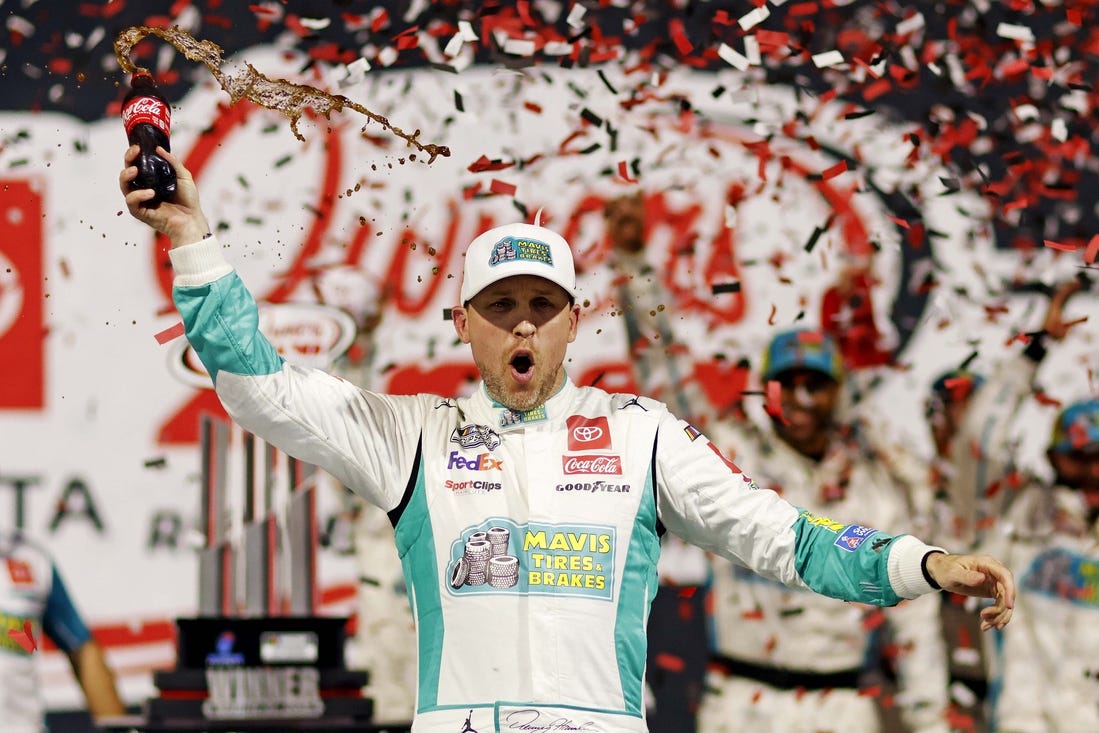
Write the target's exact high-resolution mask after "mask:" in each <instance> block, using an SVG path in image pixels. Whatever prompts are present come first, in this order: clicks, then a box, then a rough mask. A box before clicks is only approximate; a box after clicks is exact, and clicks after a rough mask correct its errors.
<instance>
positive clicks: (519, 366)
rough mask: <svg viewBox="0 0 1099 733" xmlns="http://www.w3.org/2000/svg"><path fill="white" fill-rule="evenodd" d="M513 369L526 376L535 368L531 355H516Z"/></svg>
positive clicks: (512, 363)
mask: <svg viewBox="0 0 1099 733" xmlns="http://www.w3.org/2000/svg"><path fill="white" fill-rule="evenodd" d="M511 368H512V369H514V370H515V371H516V372H517V373H519V374H526V373H528V372H529V371H530V370H531V369H533V368H534V360H533V359H531V358H530V355H529V354H516V355H515V356H513V357H512V358H511Z"/></svg>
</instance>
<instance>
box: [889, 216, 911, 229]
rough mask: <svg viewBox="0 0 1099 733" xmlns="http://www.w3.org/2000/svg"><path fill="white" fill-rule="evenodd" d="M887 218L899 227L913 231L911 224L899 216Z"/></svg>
mask: <svg viewBox="0 0 1099 733" xmlns="http://www.w3.org/2000/svg"><path fill="white" fill-rule="evenodd" d="M887 216H888V217H889V220H890V221H891V222H893V223H894V224H896V225H897V226H899V227H901V228H902V229H911V228H912V225H911V224H909V223H908V222H907V221H905V220H904V219H901V218H900V217H899V216H892V215H887Z"/></svg>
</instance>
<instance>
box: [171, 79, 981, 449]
mask: <svg viewBox="0 0 1099 733" xmlns="http://www.w3.org/2000/svg"><path fill="white" fill-rule="evenodd" d="M257 60H259V61H264V60H263V59H257ZM264 63H267V62H266V61H264ZM605 72H606V73H616V72H610V71H609V70H605ZM564 73H568V83H569V85H571V87H570V88H573V89H580V90H582V91H583V92H584V93H585V95H586V96H585V97H584V105H585V107H586V109H588V110H589V111H590V112H592V113H593V115H594V116H595V117H598V118H602V119H604V120H605V123H604V124H603V125H600V126H595V125H592V124H589V123H588V122H587V121H585V120H583V119H581V118H580V117H578V116H577V114H576V110H575V105H574V104H573V102H574V100H572V99H571V98H570V97H569V95H564V94H556V93H550V92H557V91H559V89H558V87H559V86H560V85H561V84H563V80H562V79H559V78H556V77H558V76H560V75H561V74H564ZM731 79H732V80H733V81H730V78H726V77H724V76H722V75H714V74H708V73H692V72H688V71H683V72H679V73H676V74H673V75H671V76H670V77H669V79H668V80H667V81H666V82H665V87H666V88H667V89H668V91H669V93H670V94H671V92H676V91H678V92H680V93H681V94H682V95H684V96H687V97H689V98H691V99H694V100H697V105H696V107H695V113H694V115H693V116H690V117H684V116H682V115H679V114H670V113H669V107H668V105H667V104H659V103H656V102H654V103H653V104H652V105H649V106H645V105H641V106H637V107H632V108H630V109H628V110H627V109H624V108H623V107H622V106H621V105H620V104H619V100H618V99H617V98H616V97H615V96H614V95H611V94H609V93H607V91H606V87H605V85H604V83H603V81H602V80H601V79H600V78H599V76H598V75H597V74H595V73H594V72H591V73H587V72H585V71H583V70H576V69H573V70H570V71H569V72H563V71H558V72H551V71H550V70H546V72H545V74H541V75H539V76H538V77H537V78H526V77H523V78H519V77H502V76H500V75H498V74H494V73H492V72H491V70H485V71H482V70H476V69H470V70H468V71H467V72H466V73H465V74H463V77H462V84H463V90H462V96H463V99H464V100H465V105H464V106H465V109H466V110H467V112H466V113H465V114H462V115H457V116H454V115H450V116H444V115H443V114H442V111H441V110H439V108H438V105H437V104H436V102H437V100H438V99H441V98H449V97H450V96H452V93H453V89H452V88H451V85H452V84H453V83H454V82H453V80H451V79H449V78H447V77H445V75H438V74H432V73H430V72H423V71H411V72H401V73H392V74H387V75H384V76H381V75H380V76H378V77H376V78H373V77H372V79H371V82H370V83H363V84H362V85H361V88H357V89H356V88H351V89H350V90H345V91H348V92H350V93H354V94H357V95H358V96H360V97H363V98H369V105H370V106H371V108H372V109H374V110H375V111H378V112H380V113H383V114H389V115H392V117H393V119H394V120H395V121H399V123H400V124H401V125H402V126H403V127H405V128H417V129H421V131H422V134H421V137H422V139H425V140H430V141H432V142H437V143H445V144H447V145H450V146H451V148H452V150H453V151H454V154H453V156H452V157H451V158H446V159H442V158H440V159H437V160H436V161H435V162H434V163H432V164H431V165H430V166H428V165H426V164H425V163H424V161H423V160H422V159H419V160H417V161H412V160H410V159H409V157H407V155H408V153H407V150H406V149H404V148H399V147H396V146H395V145H394V143H393V140H392V139H390V138H389V137H387V136H386V135H384V134H381V133H379V134H377V135H374V133H375V132H376V131H375V130H373V128H372V127H371V126H369V125H368V126H366V127H365V128H362V129H361V130H360V128H359V127H358V125H357V121H356V120H355V119H354V117H353V116H352V115H350V114H347V115H344V114H341V115H336V116H334V117H333V118H332V120H330V121H329V120H321V121H320V124H318V125H313V126H308V125H306V126H303V130H304V131H305V134H306V138H307V142H306V143H305V144H304V145H303V144H302V143H300V142H298V141H297V140H294V139H293V137H292V136H290V135H289V134H288V132H287V131H286V129H285V126H284V125H282V124H281V119H280V117H279V115H278V114H276V113H273V112H269V111H267V110H257V108H255V107H251V106H249V105H247V104H245V103H238V104H235V105H232V106H228V107H225V106H223V105H222V106H215V104H216V102H217V98H216V95H215V96H213V97H212V98H211V97H210V92H209V90H204V91H205V94H206V95H207V97H206V99H207V101H205V102H201V103H198V102H195V101H192V100H190V99H187V100H182V101H181V102H180V103H179V105H178V107H179V111H178V112H177V118H180V119H179V120H177V141H178V143H179V146H180V149H181V150H183V151H185V152H184V153H183V156H184V158H185V160H186V162H187V165H188V167H189V168H190V169H191V170H192V172H193V173H194V174H195V176H196V179H197V180H198V181H199V185H200V189H201V190H202V193H203V200H204V202H206V208H207V215H208V218H209V219H210V220H211V221H216V222H218V224H219V232H218V234H219V239H220V240H221V241H222V243H223V244H224V245H225V246H226V247H227V254H228V256H229V257H230V260H231V261H232V262H233V264H234V265H236V266H237V267H238V268H239V269H240V270H241V272H242V276H243V277H244V279H245V281H246V283H248V285H249V287H250V289H251V290H252V291H253V293H255V295H256V297H257V299H259V300H263V301H268V302H282V301H288V300H295V301H313V300H315V299H316V298H317V295H316V289H315V288H314V287H313V282H314V281H315V279H316V276H317V273H318V272H321V271H323V270H324V268H326V267H334V266H353V267H357V268H361V269H362V270H364V271H365V272H366V273H367V274H368V275H369V276H370V277H371V278H372V279H373V280H374V281H375V282H377V283H379V286H380V287H379V288H378V291H379V293H380V295H379V297H380V299H381V301H382V302H381V312H382V326H381V328H379V330H378V331H377V333H376V336H375V341H376V345H377V348H378V352H379V354H380V357H379V360H378V364H377V369H376V370H375V371H374V372H373V373H372V377H371V378H372V383H371V384H368V385H364V386H367V387H368V388H372V389H377V390H381V391H391V392H417V391H428V392H434V393H441V394H443V395H445V396H453V395H455V394H460V393H463V392H465V391H468V389H469V388H470V387H471V381H470V380H471V377H473V376H475V372H473V371H472V364H471V360H470V356H469V352H468V349H467V348H466V347H463V346H462V345H461V344H459V343H458V342H457V341H456V340H455V339H454V336H453V331H452V328H451V326H450V324H448V323H446V322H444V321H443V320H442V319H441V318H440V317H439V314H440V313H441V312H443V311H444V309H446V308H448V307H450V306H452V305H454V304H455V303H456V302H457V301H458V285H459V282H460V273H461V267H462V256H463V252H464V249H465V246H466V244H467V243H468V242H469V241H471V240H472V239H473V238H474V237H475V236H476V235H477V234H479V233H481V232H482V231H484V230H485V229H487V228H489V227H491V226H493V225H496V224H501V223H507V222H513V221H517V220H521V219H527V220H529V219H531V218H532V217H533V214H534V211H535V210H537V209H542V210H543V214H542V216H543V222H544V223H546V224H547V225H548V226H549V227H550V228H552V229H555V230H557V231H559V232H561V233H562V234H563V235H564V236H565V238H566V239H567V240H568V241H569V242H570V244H571V245H572V248H573V251H574V254H575V256H576V260H577V269H578V272H579V286H580V291H581V303H582V304H583V308H584V316H583V318H582V320H581V329H580V333H579V335H578V338H577V343H576V344H574V345H573V346H572V347H571V350H570V358H569V361H568V362H567V364H566V366H567V368H568V370H569V374H570V376H571V377H572V379H573V381H575V382H576V383H578V384H581V385H587V384H598V385H599V386H601V387H603V388H605V389H609V390H611V391H625V392H636V391H639V385H638V384H637V383H636V382H635V381H634V376H633V367H632V365H631V364H630V362H629V360H628V359H627V356H626V354H627V350H626V343H625V333H624V329H623V326H622V319H620V318H616V317H615V316H614V312H615V310H616V304H615V300H616V291H615V288H614V287H613V285H612V282H611V274H610V273H609V271H608V268H607V267H606V263H607V260H608V257H609V245H608V241H607V239H606V233H605V229H604V222H603V207H604V205H605V203H606V202H607V201H609V200H610V199H612V198H614V197H616V196H619V195H622V194H625V193H632V192H636V191H641V193H642V195H643V197H644V199H645V203H646V212H647V217H648V218H647V221H646V225H645V241H646V258H647V259H648V261H649V263H650V264H652V265H653V267H654V270H655V272H657V273H658V274H659V279H660V284H661V285H662V286H663V287H664V288H665V289H666V290H667V292H668V296H667V302H666V303H665V304H664V305H665V306H666V308H667V314H668V316H669V318H670V319H671V322H672V323H673V326H674V329H675V333H676V337H677V339H678V340H679V342H680V345H681V347H682V348H684V349H686V351H687V357H688V359H689V360H690V361H693V363H694V377H695V379H697V380H698V381H699V382H700V384H701V386H702V388H703V390H704V392H705V394H706V395H707V396H708V397H709V398H710V401H711V402H712V403H713V404H715V405H719V406H720V405H724V404H727V403H728V402H729V401H730V400H731V399H733V398H735V397H736V396H737V395H739V393H740V391H741V390H743V389H744V388H745V387H746V381H745V380H746V373H745V372H744V371H743V370H741V369H739V368H738V367H737V366H736V362H737V360H738V359H740V358H742V357H748V358H749V359H751V360H753V361H754V360H755V357H756V356H757V355H758V354H759V353H760V352H761V351H762V348H763V345H764V344H765V342H766V340H767V339H768V338H769V336H770V335H771V334H772V333H773V332H774V331H775V329H778V328H783V327H790V326H793V325H813V326H815V325H821V324H822V322H825V321H826V322H827V323H828V324H831V325H834V326H835V327H836V328H838V329H843V328H845V327H847V328H848V330H850V331H852V332H855V333H858V334H860V339H858V340H854V341H853V342H852V343H851V344H845V346H850V347H851V349H852V350H861V352H862V357H861V358H863V360H864V361H863V362H862V364H859V365H868V366H869V365H873V364H876V363H881V362H882V360H883V359H889V358H892V356H893V354H894V353H896V352H897V351H898V350H899V349H901V348H903V346H904V345H905V343H907V341H908V340H909V339H910V338H911V335H912V334H913V333H914V331H915V330H916V329H917V328H918V327H919V325H920V324H921V322H922V321H921V314H922V310H923V308H924V307H925V304H926V301H927V292H928V290H927V289H926V288H922V287H921V278H923V277H924V276H926V275H927V274H928V272H929V271H930V269H931V257H932V256H933V255H934V256H936V257H938V258H939V260H940V261H949V260H950V258H951V250H953V249H957V250H964V249H966V248H967V247H968V248H969V250H970V251H973V249H972V246H970V245H971V243H972V242H974V241H977V242H983V241H986V240H987V233H986V232H985V231H984V230H983V229H982V221H983V220H982V218H981V217H980V213H981V211H982V208H981V204H980V202H979V201H978V200H976V199H975V198H967V194H966V192H964V191H962V192H958V193H956V194H955V195H954V196H952V197H951V198H950V199H949V200H946V199H945V197H940V194H941V193H942V189H943V186H942V184H941V183H940V182H939V177H937V173H939V172H940V171H939V170H938V169H937V168H936V167H935V165H936V164H935V163H934V162H931V161H928V160H925V159H923V158H919V157H918V156H913V155H912V150H911V149H910V148H909V149H906V148H905V147H904V146H903V145H901V144H900V143H901V142H903V140H904V139H905V138H904V130H903V129H901V128H895V127H892V126H890V125H888V124H886V123H883V121H882V120H871V121H867V120H863V119H847V118H846V117H845V115H844V108H843V107H842V106H841V105H833V104H828V103H820V102H814V104H815V105H816V106H815V107H814V108H813V109H812V110H810V112H811V114H805V113H804V110H803V109H802V107H799V102H798V100H797V99H796V97H795V95H794V94H793V92H792V91H791V90H788V89H784V88H781V87H773V86H767V87H758V88H757V87H754V86H752V85H751V83H750V82H748V81H746V80H745V79H743V78H741V77H738V76H736V75H733V76H732V77H731ZM716 83H722V84H724V85H725V86H726V87H729V88H734V87H741V86H743V87H745V90H747V89H750V94H749V93H748V92H747V91H741V92H740V93H738V94H736V95H734V100H735V101H734V103H732V104H730V103H729V100H728V99H722V100H719V101H716V102H713V103H709V102H707V100H709V99H711V96H710V95H709V91H711V89H712V87H713V86H714V85H715V84H716ZM730 95H733V93H732V92H730ZM674 97H675V94H671V97H670V98H674ZM533 98H537V99H538V100H539V102H538V105H537V106H535V105H526V106H523V101H525V100H527V99H533ZM211 99H213V100H214V103H215V104H212V103H211V101H209V100H211ZM501 99H512V100H513V101H514V102H515V105H514V106H515V111H514V112H513V114H511V115H501V114H499V113H498V109H497V108H498V107H499V105H500V104H501V101H500V100H501ZM802 104H804V100H803V103H802ZM673 106H674V105H673ZM675 108H676V109H678V107H675ZM204 109H205V110H206V111H207V112H212V113H214V114H215V115H216V116H215V118H214V120H213V124H212V125H211V124H210V119H209V118H208V117H207V116H205V115H204V113H203V110H204ZM475 110H477V111H479V112H475ZM489 110H493V111H492V113H489V112H488V111H489ZM799 111H800V112H801V113H800V114H799ZM189 115H193V117H190V116H189ZM611 128H613V129H614V131H615V135H614V136H613V139H612V137H611V136H610V135H609V130H610V129H611ZM486 131H489V132H491V134H485V133H486ZM198 132H201V134H197V133H198ZM367 133H369V134H370V135H371V136H370V137H367V136H366V134H367ZM379 146H381V148H379ZM485 161H488V162H487V164H486V163H485ZM524 161H527V162H526V163H524V164H523V165H520V163H523V162H524ZM629 161H636V163H637V169H636V171H635V172H634V173H631V174H629V177H623V175H622V174H621V171H622V170H623V169H625V170H626V171H627V173H629V169H628V168H625V166H620V165H618V164H619V163H621V162H627V163H628V162H629ZM493 181H498V182H500V183H503V184H507V185H510V186H514V187H515V190H514V193H513V194H510V193H509V194H492V193H491V191H492V190H509V189H507V187H506V186H505V187H503V188H501V187H500V186H498V185H496V184H494V183H493ZM963 205H964V207H965V208H964V211H965V212H966V215H965V216H962V215H960V214H959V213H958V211H959V210H960V209H962V206H963ZM402 212H404V213H403V214H402ZM931 233H934V237H932V235H931ZM963 245H965V246H963ZM155 251H156V255H155V256H156V257H157V258H158V262H157V268H156V271H157V273H158V276H159V277H160V278H161V285H162V289H163V292H164V294H165V298H166V299H167V297H168V296H169V293H170V288H171V271H170V268H168V267H166V266H165V265H166V263H165V262H164V261H163V257H164V255H163V250H161V248H159V247H158V248H156V250H155ZM851 270H855V271H857V272H858V273H859V274H858V277H849V276H848V272H849V271H851ZM845 279H848V280H850V281H851V282H853V283H854V284H855V287H854V290H855V292H854V294H853V295H852V296H850V297H847V298H846V300H844V299H837V298H835V297H832V294H834V291H835V290H837V289H838V284H840V283H841V281H843V280H845ZM855 301H858V307H857V308H856V307H854V306H853V303H855ZM852 324H854V325H855V326H857V328H850V327H851V325H852ZM608 345H609V346H610V347H611V348H608ZM573 437H574V438H576V437H578V436H573Z"/></svg>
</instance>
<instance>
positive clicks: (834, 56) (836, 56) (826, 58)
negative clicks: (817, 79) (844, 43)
mask: <svg viewBox="0 0 1099 733" xmlns="http://www.w3.org/2000/svg"><path fill="white" fill-rule="evenodd" d="M842 63H844V58H843V54H842V53H840V52H839V51H825V52H824V53H818V54H815V55H814V56H813V65H814V66H816V67H817V68H818V69H824V68H828V67H831V66H839V65H841V64H842Z"/></svg>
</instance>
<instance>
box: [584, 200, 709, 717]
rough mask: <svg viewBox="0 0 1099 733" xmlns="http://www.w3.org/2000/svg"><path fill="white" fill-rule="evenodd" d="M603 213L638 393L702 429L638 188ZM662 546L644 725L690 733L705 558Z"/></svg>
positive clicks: (697, 683)
mask: <svg viewBox="0 0 1099 733" xmlns="http://www.w3.org/2000/svg"><path fill="white" fill-rule="evenodd" d="M603 216H604V220H605V221H606V230H607V239H608V241H609V242H610V247H611V249H610V258H609V265H610V267H611V272H612V273H613V278H614V279H613V281H612V285H613V287H614V292H615V299H616V300H615V302H616V305H617V307H618V311H619V312H620V313H621V316H622V319H623V322H624V324H625V331H626V350H627V353H628V354H629V359H630V365H631V367H632V369H633V377H634V381H635V382H636V384H637V390H638V394H642V395H645V396H646V397H651V398H653V399H655V400H660V401H662V402H665V403H667V404H668V406H669V407H670V408H671V409H672V410H673V411H674V412H676V413H677V414H679V415H681V416H684V417H685V418H686V419H688V421H689V422H691V423H692V424H693V425H696V426H698V427H700V428H702V429H705V428H706V425H707V422H708V418H709V415H710V413H711V412H712V410H711V409H710V406H709V404H708V403H707V402H706V399H705V396H704V394H703V392H702V389H701V388H700V386H699V384H698V382H697V381H696V380H695V379H694V374H693V371H694V365H693V363H692V361H691V358H690V353H689V351H688V350H687V348H686V346H685V345H684V344H681V343H677V342H676V340H675V336H674V330H673V327H672V323H671V321H672V319H673V317H674V312H675V299H674V297H673V296H672V294H671V293H670V292H669V291H668V289H667V288H665V287H664V284H663V283H662V282H661V280H660V275H659V274H658V273H657V271H656V270H655V269H654V268H653V266H652V263H650V262H649V260H648V258H647V257H646V254H645V251H646V249H645V241H646V240H645V234H646V226H645V224H646V221H645V199H644V196H643V195H642V193H641V192H640V191H639V192H636V193H633V194H629V195H625V196H619V197H617V198H614V199H611V200H610V201H608V202H607V204H606V207H605V208H604V210H603ZM660 544H661V550H660V561H659V563H658V564H657V577H658V579H659V581H660V586H659V587H658V589H657V591H656V597H655V598H654V599H653V603H652V608H651V611H650V613H649V630H648V638H649V653H648V660H647V664H646V680H647V682H648V688H649V692H650V693H651V695H652V698H651V699H650V700H649V701H648V704H647V707H648V714H649V730H650V731H651V733H692V732H693V731H694V730H695V718H696V716H697V715H698V705H699V702H700V700H701V698H702V687H703V684H704V680H705V676H706V656H707V649H708V641H707V636H706V619H705V609H706V603H707V596H708V591H709V588H708V586H709V574H710V570H709V560H708V559H707V557H706V553H705V552H703V551H702V550H701V549H699V548H698V547H695V546H694V545H689V544H687V543H686V542H684V541H683V540H681V539H679V538H678V537H676V536H675V535H672V534H665V535H664V538H663V539H662V540H661V543H660Z"/></svg>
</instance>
